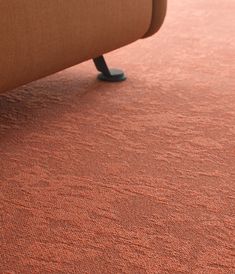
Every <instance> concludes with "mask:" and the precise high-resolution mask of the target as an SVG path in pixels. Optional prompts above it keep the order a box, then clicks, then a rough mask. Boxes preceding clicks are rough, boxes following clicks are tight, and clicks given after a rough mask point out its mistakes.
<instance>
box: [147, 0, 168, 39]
mask: <svg viewBox="0 0 235 274" xmlns="http://www.w3.org/2000/svg"><path fill="white" fill-rule="evenodd" d="M166 11H167V0H153V15H152V22H151V24H150V27H149V29H148V31H147V33H146V34H145V36H144V37H148V36H151V35H153V34H154V33H156V32H157V31H158V30H159V29H160V28H161V26H162V24H163V22H164V19H165V16H166Z"/></svg>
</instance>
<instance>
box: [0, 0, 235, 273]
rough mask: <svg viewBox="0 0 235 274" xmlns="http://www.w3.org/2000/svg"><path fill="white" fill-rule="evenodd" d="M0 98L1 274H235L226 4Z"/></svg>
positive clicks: (215, 3)
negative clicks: (110, 70)
mask: <svg viewBox="0 0 235 274" xmlns="http://www.w3.org/2000/svg"><path fill="white" fill-rule="evenodd" d="M169 2H170V3H169V12H168V17H167V20H166V23H165V25H164V28H163V29H162V31H161V32H160V33H159V35H157V36H154V37H153V38H150V39H148V40H143V41H139V42H137V43H135V44H132V45H130V46H128V47H125V48H123V49H121V50H118V51H116V52H114V53H112V54H108V55H107V60H108V63H110V64H112V65H114V66H116V67H121V68H123V69H124V70H125V71H126V73H127V75H128V81H127V82H124V83H121V84H108V83H101V82H98V81H97V80H96V79H95V77H96V71H95V69H94V66H93V64H92V62H86V63H84V64H81V65H78V66H75V67H73V68H70V69H68V70H66V71H63V72H60V73H58V74H55V75H53V76H51V77H48V78H45V79H42V80H40V81H37V82H34V83H31V84H29V85H27V86H24V87H22V88H19V89H17V90H14V91H12V92H8V93H5V94H2V95H0V186H1V192H0V203H1V208H0V213H1V218H0V221H1V223H0V226H1V238H0V244H1V248H0V252H1V257H0V260H1V261H0V273H4V274H6V273H8V274H13V273H17V274H18V273H23V274H28V273H42V274H47V273H55V274H61V273H91V274H93V273H94V274H96V273H101V274H105V273H109V274H112V273H133V274H137V273H157V274H158V273H159V274H166V273H173V274H175V273H198V274H199V273H203V274H204V273H213V274H214V273H216V274H223V273H231V274H232V273H235V249H234V247H235V242H234V233H235V214H234V201H235V85H234V78H233V77H234V71H235V70H234V62H233V61H232V60H233V58H234V49H233V46H234V42H235V28H234V11H235V2H234V1H231V0H224V1H221V0H206V1H205V0H197V1H194V0H188V1H178V0H172V1H169Z"/></svg>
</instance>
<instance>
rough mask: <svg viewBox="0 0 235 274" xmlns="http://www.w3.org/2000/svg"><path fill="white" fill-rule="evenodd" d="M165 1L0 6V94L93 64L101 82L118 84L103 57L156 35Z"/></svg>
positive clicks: (1, 2) (45, 0) (42, 1)
mask: <svg viewBox="0 0 235 274" xmlns="http://www.w3.org/2000/svg"><path fill="white" fill-rule="evenodd" d="M166 9H167V0H118V1H115V0H0V93H1V92H5V91H8V90H11V89H13V88H16V87H18V86H21V85H24V84H26V83H29V82H31V81H34V80H37V79H39V78H42V77H45V76H48V75H50V74H53V73H55V72H58V71H60V70H63V69H65V68H68V67H70V66H73V65H76V64H79V63H81V62H83V61H86V60H89V59H93V60H94V63H95V66H96V68H97V69H98V70H99V71H100V72H101V74H100V75H99V78H100V79H101V80H106V81H113V82H115V81H122V80H125V75H124V73H123V72H122V71H120V70H110V69H109V68H108V66H107V64H106V62H105V59H104V57H103V55H104V54H105V53H108V52H110V51H112V50H115V49H117V48H120V47H123V46H125V45H127V44H129V43H132V42H134V41H136V40H138V39H141V38H146V37H149V36H151V35H153V34H154V33H156V32H157V31H158V30H159V29H160V27H161V26H162V23H163V21H164V18H165V14H166Z"/></svg>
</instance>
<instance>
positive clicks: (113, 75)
mask: <svg viewBox="0 0 235 274" xmlns="http://www.w3.org/2000/svg"><path fill="white" fill-rule="evenodd" d="M93 61H94V63H95V66H96V68H97V70H98V71H100V72H101V73H100V74H99V75H98V79H99V80H101V81H106V82H121V81H125V80H126V76H125V74H124V72H123V71H121V70H119V69H109V68H108V66H107V64H106V62H105V59H104V56H102V55H101V56H99V57H97V58H95V59H93Z"/></svg>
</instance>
